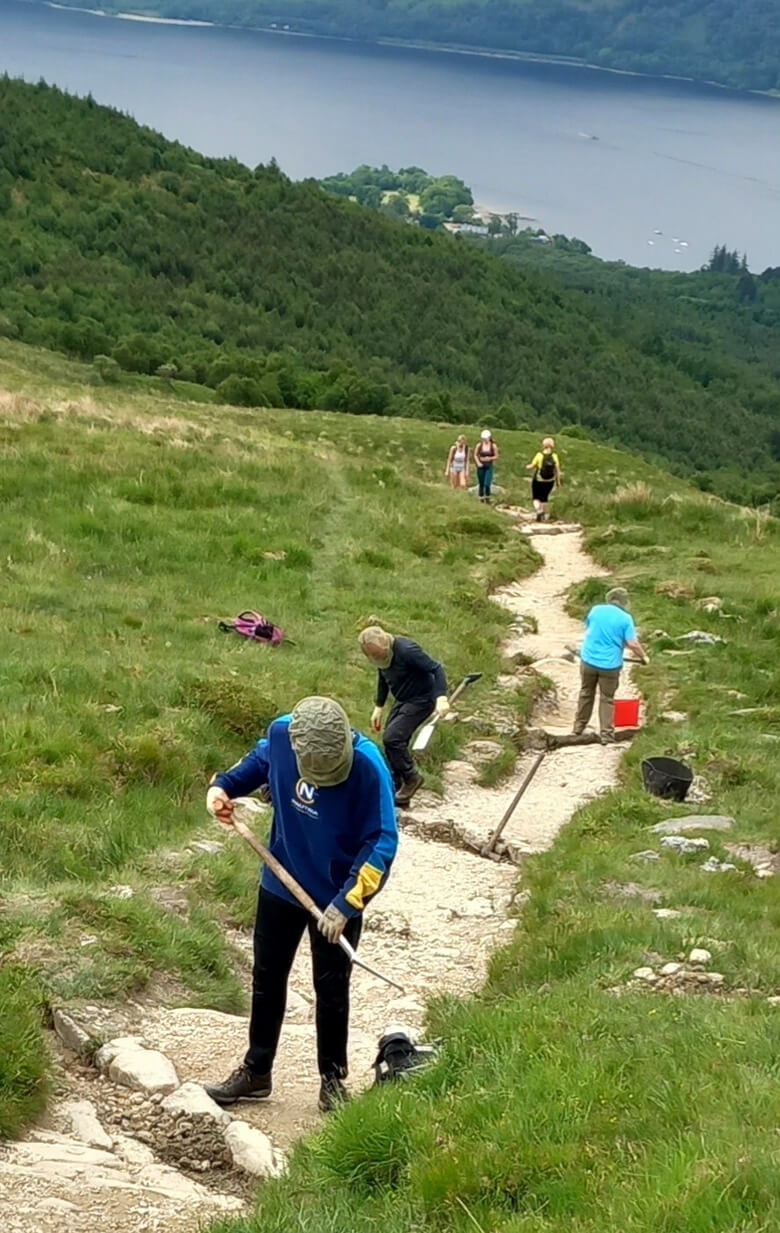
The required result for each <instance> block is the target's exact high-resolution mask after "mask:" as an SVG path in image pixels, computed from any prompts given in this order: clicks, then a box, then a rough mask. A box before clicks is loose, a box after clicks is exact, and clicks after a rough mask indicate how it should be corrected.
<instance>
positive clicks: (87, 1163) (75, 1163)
mask: <svg viewBox="0 0 780 1233" xmlns="http://www.w3.org/2000/svg"><path fill="white" fill-rule="evenodd" d="M11 1150H12V1152H13V1156H14V1158H15V1161H17V1162H18V1163H20V1164H25V1165H32V1166H34V1167H36V1168H37V1167H38V1166H41V1165H44V1166H45V1165H52V1166H54V1168H53V1171H54V1172H56V1170H57V1168H59V1167H61V1171H62V1172H63V1173H64V1175H65V1176H66V1177H67V1176H70V1177H72V1176H74V1173H75V1172H82V1171H87V1170H90V1169H93V1168H95V1167H99V1168H103V1169H121V1168H122V1162H121V1161H120V1160H117V1158H116V1156H112V1155H111V1153H110V1152H106V1151H102V1150H101V1149H100V1148H95V1147H86V1146H85V1145H84V1144H83V1143H75V1142H73V1141H70V1142H68V1141H65V1142H64V1143H63V1142H49V1141H45V1140H37V1141H35V1140H30V1139H24V1140H22V1142H21V1143H15V1144H14V1145H13V1148H12V1149H11Z"/></svg>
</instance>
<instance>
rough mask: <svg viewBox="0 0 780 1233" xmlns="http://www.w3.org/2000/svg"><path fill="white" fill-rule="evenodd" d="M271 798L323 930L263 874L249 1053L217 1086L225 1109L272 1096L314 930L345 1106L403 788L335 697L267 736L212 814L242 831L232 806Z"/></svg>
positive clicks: (218, 789)
mask: <svg viewBox="0 0 780 1233" xmlns="http://www.w3.org/2000/svg"><path fill="white" fill-rule="evenodd" d="M260 787H265V788H266V792H267V793H268V794H269V795H270V799H271V803H272V805H273V811H274V814H273V825H272V827H271V837H270V841H269V844H268V847H269V848H270V850H271V852H272V853H273V855H274V856H275V857H276V858H277V859H278V860H279V861H280V862H281V864H282V865H283V866H284V867H285V868H286V869H287V870H288V872H289V873H291V874H292V875H293V877H294V878H296V879H297V881H298V882H300V883H301V885H302V886H303V888H304V890H306V891H308V892H309V894H310V895H311V897H312V898H313V899H314V900H315V902H316V903H317V905H318V906H319V907H320V908H322V909H323V916H322V920H321V921H320V922H319V925H317V923H316V922H315V921H314V920H313V918H312V917H311V916H310V915H309V914H308V912H307V911H306V909H305V908H303V907H301V906H300V904H299V903H298V902H297V901H296V900H295V899H294V898H293V896H292V895H291V894H290V892H289V891H288V890H287V888H286V887H285V886H284V885H283V884H282V883H281V882H279V881H278V879H277V878H276V877H275V876H274V875H273V874H272V873H271V871H270V869H268V868H265V867H264V868H263V873H262V877H261V880H260V893H259V897H258V905H257V917H256V920H255V933H254V955H255V961H254V969H253V973H252V1013H251V1017H250V1021H249V1050H248V1052H247V1054H246V1057H245V1058H244V1061H243V1063H242V1064H241V1065H240V1066H239V1067H238V1068H237V1069H236V1070H235V1071H234V1072H233V1073H232V1074H231V1075H230V1076H229V1078H228V1079H226V1080H225V1082H224V1083H218V1084H213V1085H207V1087H206V1091H207V1092H208V1093H209V1095H210V1096H211V1097H212V1099H213V1100H216V1101H217V1103H218V1104H220V1105H232V1104H235V1102H236V1101H237V1100H242V1099H254V1100H258V1099H263V1098H265V1097H267V1096H270V1095H271V1072H272V1069H273V1063H274V1057H275V1055H276V1048H277V1044H278V1042H279V1034H280V1031H281V1026H282V1020H283V1018H284V1011H285V1004H286V998H287V979H288V976H289V974H290V968H291V966H292V962H293V959H294V958H295V952H296V951H297V949H298V946H299V944H300V941H301V938H302V936H303V931H304V929H306V928H307V927H308V931H309V941H310V943H311V951H312V967H313V975H314V992H315V995H316V1002H317V1060H318V1064H319V1072H320V1079H321V1085H320V1097H319V1105H320V1109H321V1110H322V1111H323V1112H327V1111H328V1110H329V1109H332V1108H334V1107H335V1106H336V1105H337V1104H339V1103H341V1102H342V1101H343V1100H345V1099H346V1089H345V1087H344V1084H343V1080H344V1079H345V1078H346V1075H347V1035H348V1030H349V982H350V974H351V967H350V962H349V959H348V957H347V955H346V954H345V953H344V951H343V950H342V949H341V948H340V947H339V946H338V945H335V943H337V942H338V940H339V938H340V937H341V935H342V933H343V934H344V936H345V938H347V940H348V941H349V942H351V944H352V945H353V946H357V943H358V939H359V938H360V930H361V924H362V919H363V909H364V907H365V906H366V903H367V902H368V900H369V899H370V898H371V897H372V896H373V895H375V894H376V892H377V891H378V890H380V888H381V887H382V886H383V885H384V883H385V881H386V880H387V877H388V875H389V873H390V868H391V866H392V863H393V858H394V856H395V852H396V848H397V846H398V825H397V822H396V815H395V808H394V804H393V782H392V779H391V778H390V774H389V772H388V770H387V767H386V766H385V763H384V759H383V758H382V755H381V753H380V752H379V750H378V749H377V747H376V745H374V743H373V741H370V740H368V739H367V738H366V737H365V736H363V735H362V734H361V733H359V732H354V731H353V730H352V728H351V727H350V724H349V720H348V718H347V715H346V713H345V712H344V710H343V709H342V707H341V706H339V704H338V702H335V701H334V700H333V699H332V698H318V697H312V698H304V699H303V700H302V701H301V702H299V703H298V704H297V706H296V707H295V708H294V710H293V712H292V714H291V715H282V716H280V717H279V718H278V719H275V720H274V721H273V723H272V724H271V725H270V726H269V728H268V734H267V736H265V737H264V738H263V739H262V740H260V741H258V743H257V745H256V746H255V748H254V749H253V750H252V751H251V753H249V754H247V756H246V757H245V758H244V759H243V760H242V761H241V762H239V763H238V764H237V765H236V766H234V767H232V768H231V769H230V770H229V771H224V772H223V773H222V774H221V775H215V776H214V778H213V780H212V784H211V787H210V788H209V790H208V795H207V798H206V804H207V808H208V810H209V812H210V813H212V814H213V815H214V817H216V818H217V819H218V821H220V822H222V823H224V824H225V825H226V826H231V825H232V818H233V800H234V799H235V798H236V797H239V796H245V795H246V794H247V793H249V792H254V791H255V790H256V789H257V788H260Z"/></svg>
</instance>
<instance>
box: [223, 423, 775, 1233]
mask: <svg viewBox="0 0 780 1233" xmlns="http://www.w3.org/2000/svg"><path fill="white" fill-rule="evenodd" d="M504 457H506V452H505V455H504ZM566 458H567V464H568V468H567V475H568V477H569V483H568V485H567V489H566V491H565V493H564V494H562V495H561V497H560V498H559V502H558V510H559V511H560V512H561V513H562V514H567V515H570V516H573V515H575V514H576V516H577V517H579V518H581V519H582V520H583V521H584V522H585V524H586V526H587V528H588V535H587V538H588V544H589V546H590V548H591V551H592V552H593V553H594V555H595V556H596V557H597V559H599V560H600V561H602V562H603V563H605V564H606V565H608V566H609V567H611V569H612V570H613V571H614V577H615V579H616V580H619V581H621V582H624V583H625V584H626V585H627V586H628V587H629V588H630V591H631V594H632V597H633V604H632V606H633V610H634V613H635V615H636V617H637V620H638V622H639V624H640V627H641V631H642V634H643V636H644V637H645V639H646V641H647V643H648V644H649V646H650V649H651V654H652V663H651V666H650V667H649V668H647V669H643V670H641V674H640V675H638V676H637V680H638V681H639V683H640V684H641V687H642V689H643V692H644V693H645V696H646V699H647V704H648V709H649V721H648V724H647V726H646V727H645V729H644V730H643V731H642V732H641V733H640V735H639V736H638V737H637V739H636V740H635V742H634V744H633V746H632V747H631V749H630V750H629V752H628V753H627V755H626V757H625V758H624V761H623V765H622V770H621V779H620V783H619V785H618V787H617V788H616V789H615V790H614V791H613V792H611V793H609V794H608V795H607V796H605V797H602V798H599V799H597V800H595V801H594V802H593V803H592V804H590V805H589V806H587V807H586V808H584V809H583V810H581V811H580V812H579V813H578V814H577V815H576V816H575V818H574V819H573V821H572V822H571V824H570V825H569V826H568V827H566V828H565V830H564V831H563V832H562V833H561V835H560V836H559V838H558V840H557V841H556V843H555V844H554V846H553V847H552V849H551V850H550V851H549V852H546V853H544V854H542V855H540V856H537V857H535V858H533V859H530V860H529V861H527V862H526V863H525V864H524V886H525V888H526V889H527V890H528V891H529V892H530V896H529V899H528V901H527V902H526V903H525V904H524V906H523V908H522V910H521V911H522V914H521V916H520V919H519V922H518V928H517V931H516V933H515V936H514V938H513V939H512V941H511V942H510V944H509V945H508V946H506V947H505V948H503V949H502V950H500V951H498V952H497V953H496V954H495V955H494V957H493V960H492V963H491V967H490V972H489V977H488V980H487V983H486V985H485V987H484V989H483V990H482V991H481V992H480V994H479V995H478V996H476V997H474V998H471V999H466V1000H454V999H439V1000H436V1001H434V1002H432V1004H431V1005H430V1007H429V1029H430V1032H431V1033H432V1034H435V1035H436V1036H439V1037H441V1038H443V1040H444V1042H445V1044H444V1050H443V1054H442V1057H441V1059H440V1061H439V1062H438V1064H437V1065H436V1066H435V1067H434V1068H433V1069H432V1070H431V1071H430V1072H429V1073H427V1074H426V1075H425V1076H424V1077H423V1078H421V1079H420V1080H419V1081H416V1082H415V1083H413V1084H410V1085H408V1086H405V1087H403V1088H401V1089H399V1090H396V1091H392V1092H382V1093H378V1092H371V1093H368V1094H367V1095H366V1096H365V1097H363V1098H362V1099H361V1100H360V1101H358V1102H356V1103H355V1104H353V1105H352V1106H351V1107H349V1108H348V1109H347V1110H346V1111H345V1112H344V1113H343V1114H341V1115H340V1116H339V1117H337V1118H335V1119H333V1120H329V1121H328V1122H327V1123H325V1125H324V1126H323V1129H322V1131H321V1132H320V1133H318V1134H317V1135H315V1136H313V1137H311V1138H310V1139H309V1140H307V1141H306V1142H304V1143H302V1144H300V1145H299V1146H298V1148H297V1150H296V1152H295V1153H294V1155H293V1159H292V1162H291V1169H290V1175H289V1177H288V1178H286V1179H284V1180H283V1181H281V1182H278V1183H274V1184H272V1185H270V1186H268V1187H266V1188H264V1189H263V1191H261V1193H260V1195H259V1200H258V1206H257V1210H256V1213H255V1214H254V1216H253V1217H252V1218H250V1219H249V1220H243V1221H233V1222H227V1223H225V1224H224V1225H220V1226H218V1228H219V1229H220V1231H223V1230H225V1231H226V1230H230V1231H231V1233H260V1230H262V1231H263V1233H277V1231H278V1233H282V1231H283V1230H284V1231H285V1233H286V1231H287V1230H292V1229H301V1230H307V1231H310V1233H326V1231H327V1233H348V1231H349V1233H363V1231H366V1233H368V1231H369V1230H372V1231H373V1230H375V1229H382V1230H383V1231H384V1233H401V1231H402V1230H404V1231H405V1230H408V1229H415V1230H420V1231H424V1233H439V1231H440V1230H445V1229H446V1230H448V1233H449V1231H450V1230H455V1231H457V1233H461V1231H462V1233H465V1231H466V1230H482V1231H483V1233H487V1231H488V1230H489V1231H490V1233H563V1231H564V1230H565V1231H566V1233H571V1231H572V1230H573V1231H574V1233H607V1231H609V1233H618V1231H619V1233H648V1231H650V1230H652V1231H653V1233H768V1230H770V1229H774V1228H776V1227H778V1223H779V1222H780V1183H778V1170H777V1164H778V1146H777V1125H778V1112H779V1111H780V1105H779V1104H778V1100H777V1082H778V1071H779V1070H780V1062H779V1061H778V1058H779V1057H780V1052H779V1046H780V1013H779V1012H778V1008H777V1007H773V1006H771V1005H770V1004H769V1003H768V1002H767V1000H766V999H767V996H768V995H772V994H775V993H777V992H778V991H780V948H779V947H778V945H777V938H778V928H779V927H780V889H779V888H778V880H777V879H776V878H775V879H770V880H766V881H761V880H759V879H757V878H755V876H753V874H752V873H751V872H750V870H749V867H748V866H747V865H746V864H745V863H744V862H742V861H739V860H736V864H737V866H738V869H737V871H736V872H734V873H730V874H722V875H718V874H715V875H708V874H705V873H702V872H701V870H700V868H699V866H700V864H701V860H698V861H697V860H695V859H691V858H684V857H678V856H675V855H674V854H672V853H664V854H663V855H662V856H661V859H660V860H658V861H656V862H652V863H643V862H637V861H636V860H634V859H633V856H634V854H635V853H637V852H638V851H641V850H642V849H646V848H648V847H654V848H656V849H657V850H660V844H659V841H658V837H657V836H654V835H653V834H652V833H651V832H650V831H649V829H648V828H649V827H650V826H651V825H652V824H653V823H654V822H656V821H658V820H660V819H662V818H666V817H669V816H674V815H676V814H680V813H686V812H723V813H726V814H732V815H733V816H734V817H735V818H736V820H737V821H736V826H735V828H734V830H733V832H732V833H731V834H718V833H715V832H713V833H711V834H710V842H711V848H712V853H713V854H714V855H716V856H718V857H719V858H727V857H729V853H728V852H727V850H726V848H725V846H724V843H729V842H733V841H742V842H754V843H761V844H764V845H767V846H769V847H770V848H776V846H777V829H776V801H777V798H778V793H779V792H780V758H778V756H777V748H776V744H777V738H778V737H780V725H779V724H778V715H777V708H776V703H775V700H776V698H777V696H778V686H779V685H780V679H779V678H778V667H777V665H778V649H779V644H780V615H779V614H778V607H777V590H776V580H777V577H778V563H779V561H780V553H779V552H778V538H779V535H778V524H777V523H776V522H774V521H771V520H767V519H763V518H762V517H761V516H760V515H759V516H757V515H756V514H755V512H753V513H749V512H746V511H742V510H739V509H737V508H735V507H732V506H729V505H726V504H724V503H723V502H720V501H717V500H713V499H709V498H706V497H703V496H702V495H701V494H694V493H692V492H691V491H689V490H686V489H685V488H683V487H682V486H680V485H678V484H676V483H672V482H671V481H669V480H668V479H663V478H662V477H660V476H658V474H653V473H651V472H650V471H649V470H648V471H647V472H646V473H645V475H644V478H643V479H642V480H641V481H640V480H639V477H638V476H637V475H636V473H630V472H631V463H630V462H629V461H626V462H621V463H620V465H619V466H618V467H617V468H615V466H614V460H613V459H612V458H610V457H609V456H608V455H605V453H604V452H603V451H601V450H598V449H596V448H593V447H589V446H586V445H584V444H583V445H580V444H579V443H576V444H575V443H568V444H567V447H566ZM670 581H674V582H676V583H677V584H679V585H677V586H676V587H673V588H669V587H667V586H665V585H664V584H666V583H669V582H670ZM603 589H604V582H603V581H602V580H592V581H590V582H587V583H585V584H583V585H582V586H581V587H579V588H576V589H575V591H574V593H573V594H572V595H571V599H570V602H571V608H572V611H573V612H575V613H581V612H584V610H585V608H586V607H587V606H588V605H589V604H590V603H591V602H592V601H593V600H594V599H595V598H598V597H600V596H601V595H602V594H603ZM670 592H671V593H670ZM675 594H676V595H677V596H678V597H677V598H675ZM712 595H717V596H718V597H720V598H721V599H722V600H723V609H722V610H723V613H724V614H725V615H723V616H720V615H718V614H717V613H712V614H708V613H705V612H704V611H703V610H702V608H701V607H700V606H699V601H700V600H701V599H703V598H706V597H708V596H712ZM693 628H699V629H705V630H710V631H712V632H714V633H718V634H719V635H721V636H722V637H725V638H726V639H727V644H726V645H725V646H716V647H697V648H695V649H694V650H693V653H692V654H690V655H685V656H675V655H673V654H670V653H669V651H670V649H672V650H673V649H675V648H674V644H673V643H672V642H671V641H670V639H671V638H674V637H676V636H678V635H679V634H682V633H685V632H687V631H688V630H690V629H693ZM659 630H663V631H665V632H666V633H667V634H668V635H669V639H663V638H658V639H654V638H653V637H652V635H653V632H654V631H659ZM664 648H668V649H664ZM736 695H741V696H740V697H737V696H736ZM752 706H757V707H760V708H762V709H761V710H760V711H759V712H758V713H756V714H753V715H748V716H743V717H739V716H734V715H733V714H732V712H733V711H734V710H735V709H737V708H740V707H752ZM670 708H672V709H676V710H679V711H683V712H685V713H686V714H687V716H688V718H687V719H686V720H685V721H684V722H682V723H672V722H670V721H668V720H665V719H663V718H662V717H661V713H662V712H663V711H665V710H667V709H670ZM660 753H668V754H671V755H678V756H681V757H684V758H685V760H686V761H688V762H690V763H691V764H692V765H693V766H694V768H695V770H696V771H697V772H698V773H699V774H700V776H701V777H702V780H703V781H704V782H705V783H706V784H707V786H708V789H709V792H710V793H711V797H712V799H711V801H710V802H709V803H708V804H704V805H696V806H691V807H686V806H682V807H681V806H674V805H670V804H669V803H668V802H667V803H664V802H662V801H659V800H656V799H655V798H652V797H650V796H648V795H647V794H646V793H645V792H644V791H643V789H642V787H641V776H640V762H641V759H642V758H643V757H645V756H648V755H652V754H660ZM631 883H632V884H634V888H636V887H637V886H638V887H639V888H640V890H643V891H646V892H648V893H649V892H651V891H652V892H655V894H656V896H657V898H656V900H655V902H657V903H658V904H661V905H663V906H666V907H671V908H677V909H679V910H680V911H681V913H682V914H681V916H680V917H679V918H677V919H672V920H662V921H661V920H658V919H657V918H656V917H655V916H654V915H653V913H652V911H651V904H650V903H649V902H647V901H644V900H643V899H642V898H641V897H640V896H639V895H637V894H633V895H632V894H631V893H630V890H629V895H628V897H626V895H625V894H621V893H620V892H621V888H626V887H628V885H629V884H631ZM697 944H698V945H704V946H706V947H707V948H708V949H710V950H711V951H712V953H713V956H714V959H713V964H712V968H713V969H714V970H718V971H720V972H721V973H723V975H724V977H725V985H724V988H725V991H726V996H722V995H698V996H696V995H690V996H686V997H673V996H671V995H658V994H652V993H649V992H642V993H640V992H634V991H630V990H625V986H626V983H627V981H628V980H629V979H630V976H631V973H632V971H633V969H634V968H635V967H637V966H639V965H641V964H645V963H648V962H650V963H656V964H657V963H659V962H666V961H669V960H674V959H678V958H680V957H682V956H684V955H685V954H686V953H687V951H688V950H689V949H690V948H691V947H692V946H694V945H697ZM615 988H617V989H621V990H624V991H623V992H622V994H620V995H618V994H616V993H615V992H613V990H614V989H615ZM379 1027H381V1024H380V1025H378V1028H379Z"/></svg>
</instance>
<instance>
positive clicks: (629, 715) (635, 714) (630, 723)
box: [613, 698, 639, 728]
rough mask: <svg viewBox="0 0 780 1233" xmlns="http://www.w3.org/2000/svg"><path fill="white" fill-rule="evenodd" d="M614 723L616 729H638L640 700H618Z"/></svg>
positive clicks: (616, 700) (616, 701)
mask: <svg viewBox="0 0 780 1233" xmlns="http://www.w3.org/2000/svg"><path fill="white" fill-rule="evenodd" d="M613 723H614V725H615V727H616V728H638V727H639V699H638V698H616V699H615V715H614V719H613Z"/></svg>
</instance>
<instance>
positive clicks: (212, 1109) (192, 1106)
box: [162, 1080, 230, 1126]
mask: <svg viewBox="0 0 780 1233" xmlns="http://www.w3.org/2000/svg"><path fill="white" fill-rule="evenodd" d="M162 1108H163V1109H165V1111H166V1113H172V1114H173V1115H174V1117H177V1116H178V1115H179V1114H187V1115H188V1116H190V1117H192V1116H201V1117H210V1118H211V1119H212V1121H214V1122H217V1124H218V1125H220V1126H227V1124H228V1122H229V1121H230V1114H228V1113H226V1112H225V1110H224V1109H220V1107H219V1105H218V1104H217V1103H216V1101H214V1100H212V1099H211V1097H210V1096H209V1094H208V1092H206V1090H205V1088H203V1087H201V1085H200V1084H199V1083H193V1082H192V1081H191V1080H190V1081H188V1082H187V1083H182V1085H181V1087H178V1088H177V1089H176V1091H175V1092H171V1094H170V1096H166V1097H165V1100H163V1102H162Z"/></svg>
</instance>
